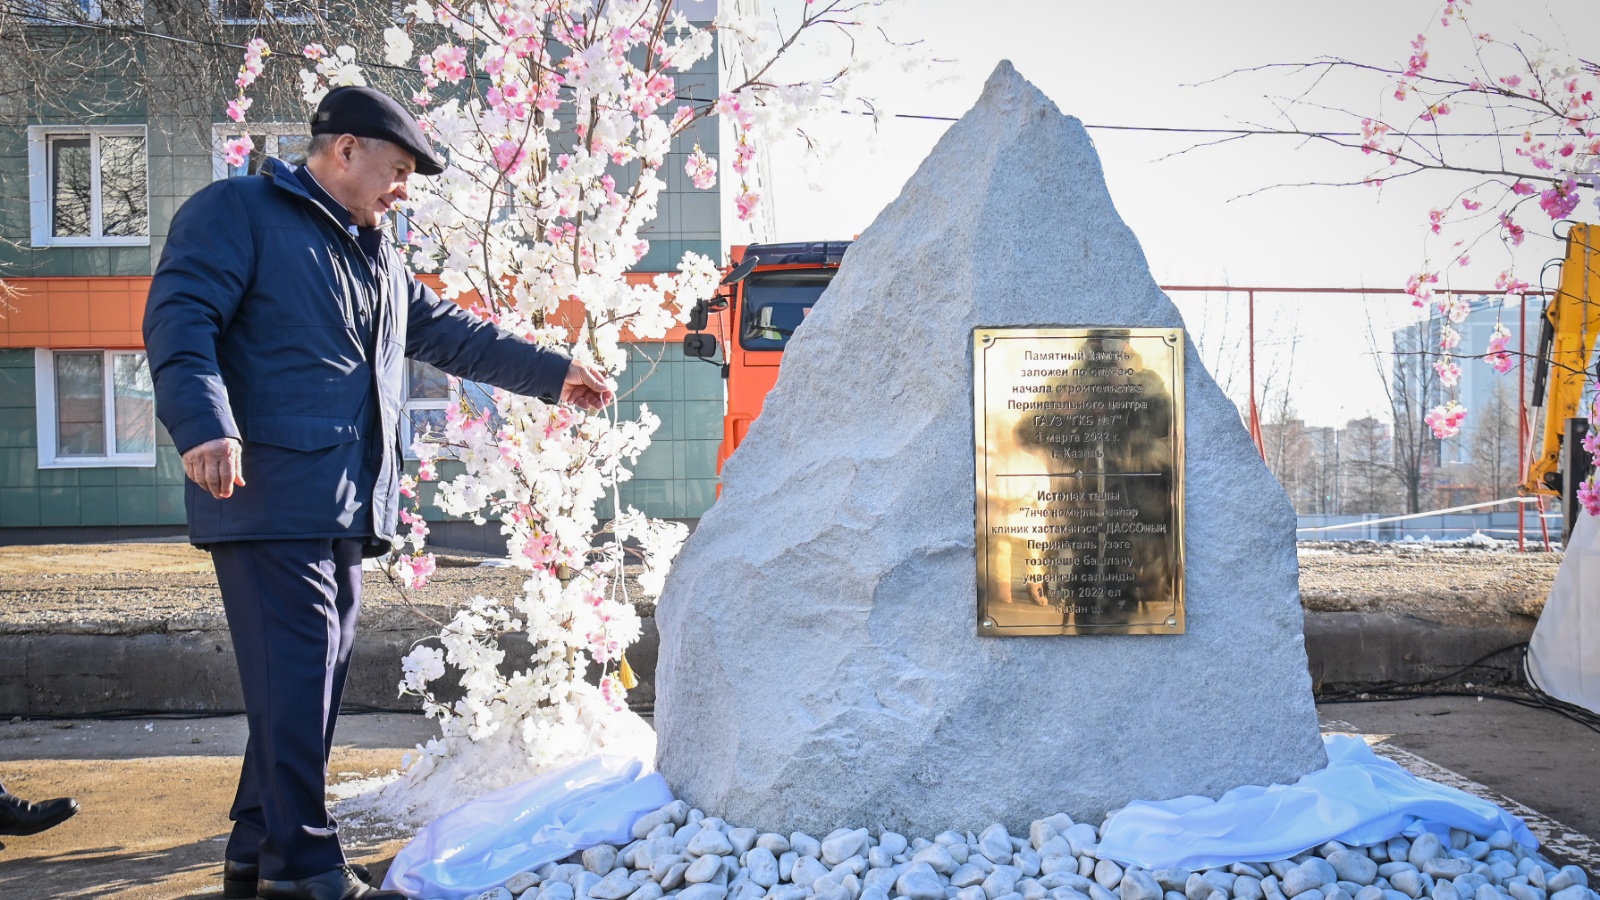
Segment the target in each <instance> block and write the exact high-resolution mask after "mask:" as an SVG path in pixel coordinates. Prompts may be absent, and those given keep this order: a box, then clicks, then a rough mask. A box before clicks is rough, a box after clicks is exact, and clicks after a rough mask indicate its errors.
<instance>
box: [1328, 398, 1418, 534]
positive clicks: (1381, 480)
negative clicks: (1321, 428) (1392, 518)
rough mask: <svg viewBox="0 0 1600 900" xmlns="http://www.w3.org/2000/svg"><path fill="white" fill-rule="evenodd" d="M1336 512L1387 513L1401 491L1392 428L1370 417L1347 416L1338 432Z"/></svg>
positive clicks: (1395, 504)
mask: <svg viewBox="0 0 1600 900" xmlns="http://www.w3.org/2000/svg"><path fill="white" fill-rule="evenodd" d="M1339 475H1340V482H1341V486H1342V503H1341V504H1340V512H1342V513H1345V514H1347V515H1363V514H1367V513H1389V512H1393V511H1394V510H1395V509H1396V508H1398V506H1399V504H1400V499H1401V496H1402V494H1403V491H1402V489H1401V486H1400V480H1399V478H1398V477H1397V467H1396V466H1395V451H1394V439H1393V429H1392V428H1390V426H1389V425H1388V424H1387V423H1385V422H1382V421H1379V420H1378V419H1377V418H1376V417H1374V416H1365V417H1362V418H1360V419H1351V420H1350V421H1349V422H1347V423H1346V424H1345V426H1344V428H1343V429H1342V430H1341V432H1340V440H1339Z"/></svg>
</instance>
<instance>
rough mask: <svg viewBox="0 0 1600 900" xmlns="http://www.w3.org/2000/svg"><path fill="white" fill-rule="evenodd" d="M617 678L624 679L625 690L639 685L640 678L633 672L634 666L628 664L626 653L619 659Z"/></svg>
mask: <svg viewBox="0 0 1600 900" xmlns="http://www.w3.org/2000/svg"><path fill="white" fill-rule="evenodd" d="M617 678H618V679H619V680H621V681H622V687H623V690H628V691H631V690H633V689H634V688H636V687H638V686H639V679H638V678H637V677H635V676H634V674H633V666H630V665H628V655H627V654H626V653H624V654H623V655H622V657H621V658H620V659H618V660H617Z"/></svg>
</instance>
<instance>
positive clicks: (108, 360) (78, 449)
mask: <svg viewBox="0 0 1600 900" xmlns="http://www.w3.org/2000/svg"><path fill="white" fill-rule="evenodd" d="M34 353H35V357H34V372H35V378H34V381H35V388H36V390H37V393H38V423H39V468H41V469H59V468H84V467H94V466H128V467H150V466H154V465H155V464H156V418H155V386H154V384H153V383H152V382H151V380H150V366H149V364H148V363H147V362H146V361H145V355H144V351H142V350H44V349H39V350H36V351H34Z"/></svg>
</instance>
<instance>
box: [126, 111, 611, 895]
mask: <svg viewBox="0 0 1600 900" xmlns="http://www.w3.org/2000/svg"><path fill="white" fill-rule="evenodd" d="M311 132H312V146H311V151H310V155H309V158H308V160H307V162H306V165H305V166H304V167H302V168H300V169H291V168H290V167H289V166H286V165H284V164H283V163H281V162H279V161H277V160H268V161H267V163H266V165H265V166H264V168H263V172H262V175H261V176H259V177H247V178H232V179H228V180H226V181H220V182H217V183H215V184H212V185H210V186H208V187H206V188H204V189H202V190H201V191H199V192H198V193H196V194H195V195H194V196H193V197H191V198H190V199H189V200H188V201H187V202H186V203H184V205H183V206H182V208H180V209H179V210H178V212H177V214H176V215H175V216H174V217H173V220H172V228H171V231H170V233H169V237H168V239H167V245H166V249H165V251H164V252H163V253H162V256H161V263H160V265H159V266H158V267H157V270H156V274H155V277H154V279H153V281H152V283H151V286H150V299H149V303H148V305H147V307H146V310H145V321H144V334H145V345H146V350H147V352H148V354H149V360H150V369H151V374H152V375H153V376H154V379H155V390H156V412H157V413H158V414H159V415H160V417H161V421H162V423H163V424H164V425H165V426H166V427H167V430H168V432H170V433H171V435H172V439H173V442H174V443H175V444H176V445H177V448H178V450H179V452H180V453H182V455H183V465H184V471H185V472H186V473H187V475H188V476H189V483H188V484H186V485H185V488H186V495H185V501H186V508H187V511H188V516H189V535H190V539H191V540H192V541H193V542H194V543H195V544H197V545H199V546H203V547H206V548H208V549H209V550H210V551H211V554H212V559H213V562H214V564H215V566H216V570H217V581H218V583H219V585H220V586H221V589H222V599H223V605H224V607H225V608H226V609H227V614H228V626H229V630H230V631H231V632H232V635H233V644H234V651H235V655H236V656H237V658H238V664H239V677H240V682H241V684H242V687H243V690H244V698H245V710H246V713H247V715H248V718H249V723H250V740H249V744H248V746H247V748H246V751H245V759H244V767H243V770H242V772H241V774H240V777H239V790H238V794H237V796H236V798H235V801H234V805H233V809H232V811H231V812H230V814H229V817H230V818H231V819H232V820H233V821H234V829H233V834H232V836H231V838H230V840H229V842H228V846H227V850H226V851H225V863H224V871H223V879H224V881H223V886H224V891H225V894H226V896H229V897H255V896H257V892H258V891H259V895H260V896H261V897H262V898H268V900H356V898H368V900H380V898H400V897H401V895H400V894H397V893H393V892H388V891H375V890H373V889H372V888H370V887H368V886H367V885H365V884H363V883H362V879H361V878H360V877H359V876H360V875H364V874H365V873H364V871H358V869H359V867H357V869H352V868H351V867H349V866H348V865H347V863H346V860H345V857H344V853H343V851H342V850H341V849H340V846H339V838H338V829H337V824H336V823H335V822H334V821H333V818H332V817H331V816H329V815H328V813H327V809H326V804H325V802H324V792H325V781H326V770H327V761H328V753H329V751H330V749H331V747H332V741H333V728H334V720H335V718H336V717H337V715H338V711H339V702H340V696H341V692H342V691H343V688H344V679H345V671H346V668H347V666H348V664H349V660H350V651H351V645H352V642H353V641H354V639H355V632H356V619H357V615H358V613H359V610H360V597H361V560H362V558H363V557H364V556H374V555H379V554H382V553H384V552H386V551H387V550H388V549H389V547H390V542H391V539H392V538H393V537H394V535H395V531H396V524H397V520H398V515H399V476H400V472H401V468H402V465H403V458H402V452H401V447H400V433H401V432H400V424H401V416H402V415H403V412H404V411H403V405H404V379H405V365H406V362H405V361H406V359H407V358H411V359H416V360H421V361H422V362H426V363H429V364H431V365H434V366H437V367H438V368H440V369H443V370H444V371H446V372H448V373H450V374H452V375H457V376H460V377H463V378H469V379H472V380H474V381H481V382H487V383H489V384H492V385H495V386H496V387H499V388H502V389H505V390H509V391H514V392H516V393H520V394H525V395H528V396H535V397H541V398H543V399H545V400H546V401H547V402H556V401H561V402H572V403H576V404H577V405H580V406H584V407H586V408H590V409H594V408H598V407H600V406H602V405H604V404H606V403H609V402H611V400H612V399H614V394H613V391H612V388H611V386H610V384H609V382H608V381H607V379H606V378H605V375H604V373H603V372H602V371H600V370H599V369H597V368H596V367H594V366H592V365H588V364H585V363H581V362H577V361H573V360H569V359H568V358H567V357H565V356H563V355H561V354H559V353H555V352H552V351H548V350H544V349H541V348H538V347H535V346H534V345H532V344H530V343H528V342H526V341H523V340H521V339H519V338H516V337H514V336H512V335H509V334H507V333H504V332H501V331H499V330H498V329H496V328H495V327H494V326H493V325H490V324H488V323H486V322H482V321H480V320H478V319H476V318H474V317H472V316H470V315H468V314H467V313H465V312H464V311H462V310H461V309H460V308H459V307H457V306H456V305H455V304H453V303H449V302H446V301H443V300H441V299H440V298H439V297H438V296H437V295H435V294H434V292H433V291H431V290H429V289H428V288H427V287H426V286H424V285H422V284H421V283H419V282H418V281H417V280H416V279H415V278H413V277H412V276H411V274H410V273H409V272H407V271H406V270H405V267H404V265H403V263H402V261H401V259H400V256H399V254H398V253H397V252H396V250H395V248H394V247H392V246H391V245H390V241H389V240H388V238H387V236H386V234H385V233H384V232H383V231H382V230H381V229H380V227H379V226H380V224H381V222H382V221H383V217H384V216H385V215H386V214H387V213H388V212H389V211H390V210H391V209H392V208H393V207H394V206H395V205H396V204H398V203H400V202H402V201H404V200H405V199H406V190H405V185H406V180H407V178H408V176H410V175H411V174H413V173H415V174H418V175H437V174H439V173H440V172H442V171H443V169H444V163H443V161H442V160H440V159H439V157H438V156H437V155H436V154H435V153H434V151H433V149H432V147H431V146H430V145H429V144H428V141H427V139H426V138H425V137H424V136H423V134H422V131H421V129H420V128H418V127H417V124H416V122H415V121H414V120H413V119H412V118H411V116H410V115H409V114H407V113H406V112H405V111H404V110H403V109H402V108H401V107H400V106H399V104H397V103H395V102H394V101H393V100H392V99H390V98H389V97H387V96H385V95H383V94H381V93H379V92H378V91H375V90H372V89H370V88H356V87H342V88H336V89H334V90H333V91H331V92H329V93H328V95H327V96H326V97H325V98H324V99H323V101H322V103H321V104H320V105H319V106H318V108H317V112H316V114H315V115H314V116H313V118H312V126H311Z"/></svg>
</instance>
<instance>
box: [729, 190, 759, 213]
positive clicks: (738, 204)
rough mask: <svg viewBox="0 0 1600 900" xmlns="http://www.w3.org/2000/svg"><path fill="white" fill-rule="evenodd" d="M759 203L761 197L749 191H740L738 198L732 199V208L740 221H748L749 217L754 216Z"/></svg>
mask: <svg viewBox="0 0 1600 900" xmlns="http://www.w3.org/2000/svg"><path fill="white" fill-rule="evenodd" d="M760 203H761V196H760V195H759V194H757V193H755V192H754V191H751V190H744V191H741V192H740V193H739V196H737V197H735V198H734V199H733V205H734V208H735V209H736V210H737V212H738V215H739V218H740V219H742V220H749V218H750V217H751V216H753V215H755V212H756V207H757V206H758V205H759V204H760Z"/></svg>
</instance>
